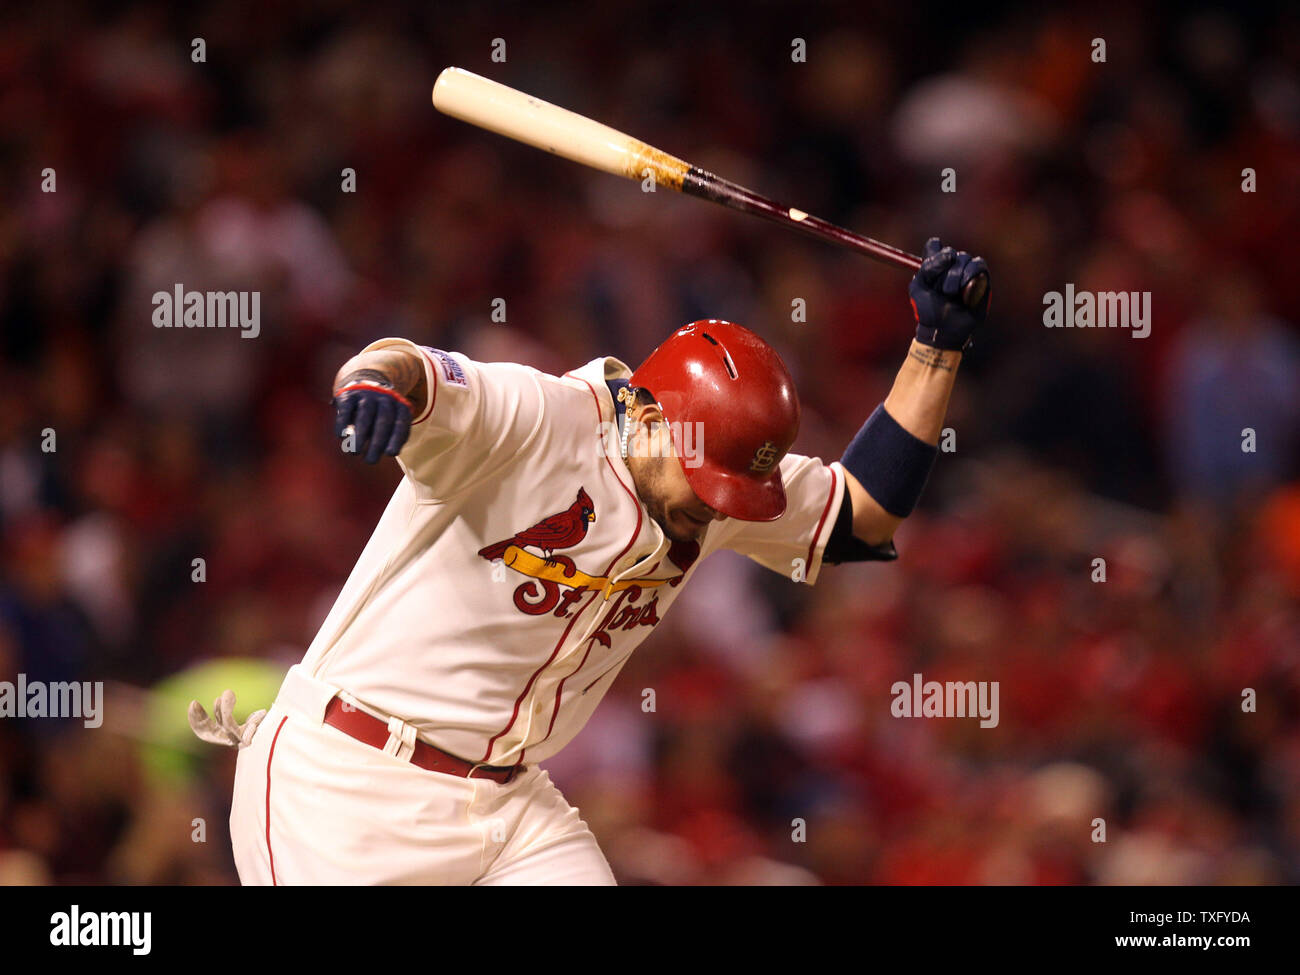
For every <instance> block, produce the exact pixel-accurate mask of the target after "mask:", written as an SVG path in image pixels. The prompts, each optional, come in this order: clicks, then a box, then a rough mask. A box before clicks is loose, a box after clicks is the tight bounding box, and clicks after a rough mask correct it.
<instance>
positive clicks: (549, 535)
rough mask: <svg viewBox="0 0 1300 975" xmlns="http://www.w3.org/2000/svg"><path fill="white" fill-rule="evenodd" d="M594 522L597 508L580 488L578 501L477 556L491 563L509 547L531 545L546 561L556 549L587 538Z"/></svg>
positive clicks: (567, 546)
mask: <svg viewBox="0 0 1300 975" xmlns="http://www.w3.org/2000/svg"><path fill="white" fill-rule="evenodd" d="M595 520H596V505H595V503H594V502H593V501H592V500H591V496H590V495H588V494H587V492H586V490H584V489H583V488H578V499H577V500H576V501H574V502H573V504H571V505H569V507H568V508H567V509H565V510H564V511H561V512H560V513H559V514H555V515H550V516H549V517H546V518H543V519H542V520H541V521H539V522H538V523H537V524H535V525H533V527H532V528H526V529H524V530H523V531H521V532H516V533H515V534H514V535H511V536H510V537H509V538H507V539H505V540H504V541H500V542H497V543H496V544H494V545H489V546H487V547H486V548H481V549H479V550H478V554H479V555H481V556H483V558H485V559H487V560H488V561H491V560H493V559H499V558H501V557H502V556H503V555H505V554H506V549H508V548H509V547H510V546H511V545H518V546H519V547H520V548H523V547H524V546H525V545H532V546H533V547H534V548H540V549H541V550H542V553H543V554H544V555H545V556H546V560H547V561H548V562H550V561H551V553H552V552H553V551H555V550H556V549H558V548H572V547H573V546H574V545H577V544H578V543H579V542H580V541H582V540H583V539H584V538H586V537H587V526H588V525H589V524H591V523H592V522H593V521H595Z"/></svg>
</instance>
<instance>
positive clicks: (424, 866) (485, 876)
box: [230, 666, 615, 886]
mask: <svg viewBox="0 0 1300 975" xmlns="http://www.w3.org/2000/svg"><path fill="white" fill-rule="evenodd" d="M336 691H337V688H333V687H330V686H329V685H327V684H324V683H322V682H320V681H317V680H315V679H313V678H311V677H308V676H307V675H305V674H303V673H302V672H301V671H300V669H299V668H298V667H296V666H295V667H293V668H291V669H290V671H289V674H288V676H286V678H285V681H284V685H283V686H282V687H281V688H280V693H279V695H278V696H277V697H276V701H275V704H274V705H273V706H272V707H271V709H270V711H269V712H268V713H267V715H266V718H265V719H264V720H263V721H262V724H261V726H260V727H259V728H258V729H257V734H256V735H255V736H254V738H253V741H252V743H251V744H250V745H249V746H248V747H246V748H244V749H241V751H240V753H239V759H238V764H237V766H236V771H235V790H234V797H233V800H232V803H231V810H230V835H231V840H232V844H233V846H234V854H235V866H236V868H237V869H238V871H239V879H240V881H241V882H242V883H244V884H315V885H344V884H349V885H350V884H440V885H441V884H449V885H469V884H484V885H494V884H517V885H545V884H559V885H572V886H580V885H605V884H613V883H614V882H615V881H614V875H613V874H612V873H611V872H610V869H609V864H608V863H607V862H606V860H605V857H604V855H603V854H602V853H601V852H600V847H599V846H598V845H597V844H596V838H595V837H594V836H593V835H592V833H591V830H589V829H588V828H587V824H586V823H584V822H583V821H582V819H581V818H580V816H579V815H578V810H577V809H575V808H573V806H571V805H569V803H568V801H567V800H566V799H565V798H564V796H563V795H561V794H560V790H559V789H557V788H556V787H555V785H554V784H553V783H552V782H551V779H550V776H549V775H547V774H546V772H545V771H544V770H542V769H540V768H538V767H537V766H532V767H530V768H529V769H528V770H527V771H525V772H524V773H522V774H521V775H519V776H517V777H516V778H515V779H514V780H513V781H511V782H509V783H507V784H505V785H502V784H500V783H497V782H493V781H492V780H491V779H482V778H474V779H462V778H460V777H458V776H455V775H448V774H446V773H443V772H430V771H428V770H426V769H422V768H420V767H419V766H417V765H412V764H410V763H409V762H407V761H404V760H402V759H400V758H398V757H397V756H396V755H389V754H386V753H385V752H383V751H381V750H380V749H378V748H373V747H371V746H370V745H367V744H365V743H363V742H360V741H357V740H356V739H354V738H351V737H349V736H348V735H345V734H344V733H343V732H341V731H339V730H338V729H337V728H334V727H332V726H331V725H327V724H325V723H324V716H325V705H326V704H327V703H328V702H329V700H330V699H331V698H332V697H333V696H334V694H335V693H336Z"/></svg>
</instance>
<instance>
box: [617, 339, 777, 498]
mask: <svg viewBox="0 0 1300 975" xmlns="http://www.w3.org/2000/svg"><path fill="white" fill-rule="evenodd" d="M628 381H629V382H630V383H631V385H633V386H635V387H639V388H642V389H648V390H649V391H650V392H651V393H652V394H653V395H654V398H655V399H656V400H657V401H658V403H659V406H660V408H661V409H662V410H663V414H664V419H665V420H667V421H668V423H669V424H670V427H669V429H670V430H671V431H672V436H673V446H674V447H676V449H677V457H678V459H679V460H680V461H681V462H682V470H683V471H685V472H686V480H687V481H688V482H689V483H690V485H691V489H692V490H693V491H694V492H695V494H696V495H697V496H698V497H699V498H700V500H701V501H703V502H704V503H705V504H707V505H708V506H709V507H710V508H713V509H714V510H715V511H718V512H720V513H722V514H724V515H726V516H727V517H729V518H739V519H740V520H741V521H774V520H775V519H777V518H780V517H781V515H782V513H783V512H784V511H785V486H784V485H783V484H782V483H781V468H780V464H781V458H782V457H784V456H785V454H786V451H788V450H789V449H790V445H791V444H793V443H794V438H795V436H796V434H798V432H799V395H798V393H796V392H795V388H794V380H793V379H791V378H790V373H789V370H787V369H786V367H785V363H784V362H782V361H781V357H780V356H778V355H777V354H776V350H774V349H773V348H772V347H771V346H770V345H768V344H767V343H766V342H764V341H763V340H762V339H760V338H759V337H758V336H757V335H755V334H754V333H753V332H751V331H750V330H749V329H747V328H743V327H741V326H740V325H735V324H733V323H731V322H723V321H719V320H717V319H713V318H710V319H707V320H704V321H699V322H691V324H689V325H686V326H683V327H682V328H679V329H678V330H677V331H676V332H674V333H673V334H672V335H670V336H669V337H668V339H667V341H665V342H664V343H663V344H662V345H661V346H659V348H657V349H655V350H654V352H652V353H650V357H649V358H648V359H646V361H645V362H643V363H641V365H640V367H639V368H638V369H637V370H636V371H635V372H634V373H632V376H631V378H630V379H629V380H628ZM688 424H690V425H691V429H692V430H693V431H694V430H698V431H701V435H700V438H699V439H697V440H696V441H695V447H696V451H697V455H696V456H695V457H694V458H690V459H689V461H690V462H688V458H687V453H686V449H685V446H684V445H683V442H682V436H683V430H685V429H686V427H687V425H688ZM695 424H699V425H698V426H696V425H695Z"/></svg>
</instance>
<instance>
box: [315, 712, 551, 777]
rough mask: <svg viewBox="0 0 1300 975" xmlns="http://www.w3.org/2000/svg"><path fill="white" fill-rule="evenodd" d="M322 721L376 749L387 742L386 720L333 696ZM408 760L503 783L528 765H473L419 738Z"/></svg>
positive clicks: (435, 770)
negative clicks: (372, 715)
mask: <svg viewBox="0 0 1300 975" xmlns="http://www.w3.org/2000/svg"><path fill="white" fill-rule="evenodd" d="M325 723H326V724H327V725H330V726H332V727H335V728H338V730H339V731H341V732H343V733H344V734H345V735H348V736H349V737H351V738H355V739H356V740H357V741H362V742H365V743H366V744H367V745H372V746H374V747H375V748H378V749H381V750H382V749H383V748H384V746H385V745H387V744H388V725H387V724H386V723H385V722H383V721H380V720H379V719H378V718H372V717H371V716H370V715H368V714H366V712H364V711H362V710H361V709H360V708H357V707H353V706H352V705H346V704H344V703H343V701H342V699H341V698H338V697H334V698H332V699H331V700H330V702H329V704H328V705H326V707H325ZM410 762H411V764H412V765H418V766H419V767H420V768H422V769H428V770H429V771H430V772H446V773H447V774H448V775H459V776H460V777H461V778H462V779H468V778H476V779H491V780H492V781H493V782H500V783H501V784H502V785H505V784H506V783H507V782H509V781H510V780H511V779H513V778H514V777H515V776H516V775H518V774H519V773H521V772H523V771H524V769H526V768H527V767H528V766H527V765H476V764H475V763H473V762H467V761H465V759H463V758H457V757H456V756H455V755H452V754H450V753H448V752H444V751H443V750H442V749H441V748H435V747H434V746H433V745H430V744H429V743H428V742H424V741H420V740H418V739H417V740H416V742H415V751H414V752H412V753H411V758H410Z"/></svg>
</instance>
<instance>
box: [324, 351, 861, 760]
mask: <svg viewBox="0 0 1300 975" xmlns="http://www.w3.org/2000/svg"><path fill="white" fill-rule="evenodd" d="M385 348H403V349H407V350H409V351H412V352H414V353H416V354H417V355H419V356H420V357H421V359H422V360H423V362H424V371H425V379H426V381H427V384H428V402H427V405H426V406H425V408H424V410H423V412H422V413H421V414H420V415H419V416H416V417H414V418H413V422H412V425H411V434H410V438H409V439H408V440H407V442H406V444H405V446H404V447H403V449H402V451H401V453H400V455H399V456H398V462H399V464H400V465H401V468H402V471H403V474H404V477H403V478H402V481H401V483H400V484H399V485H398V487H397V490H396V491H395V492H394V493H393V497H392V499H391V500H390V501H389V504H388V507H387V509H386V510H385V512H384V514H383V517H382V518H381V519H380V521H379V524H378V526H377V527H376V529H375V532H374V534H373V535H372V536H371V538H370V541H369V543H368V544H367V545H366V547H365V550H364V551H363V552H362V553H361V557H360V559H359V560H358V561H357V564H356V567H355V568H354V569H353V571H352V574H351V575H350V576H349V578H348V580H347V583H346V584H345V585H344V587H343V591H342V592H341V593H340V594H339V597H338V600H337V602H335V604H334V607H333V609H332V610H331V611H330V613H329V616H328V617H327V618H326V620H325V622H324V624H323V625H322V626H321V629H320V632H319V633H318V634H317V635H316V638H315V640H313V641H312V644H311V647H310V648H309V649H308V651H307V654H306V656H305V658H304V659H303V662H302V664H301V665H300V667H301V668H303V669H304V670H305V671H306V672H307V673H308V674H309V675H311V676H312V677H314V678H317V679H319V680H321V681H325V682H327V683H329V684H332V685H334V686H336V687H339V688H342V689H343V690H344V691H346V692H348V693H349V694H350V695H352V696H353V697H354V698H355V699H356V701H357V702H358V703H359V704H361V705H364V706H366V707H367V708H370V709H375V710H376V711H378V712H379V713H382V714H386V715H393V716H397V717H399V718H402V719H404V720H406V721H408V722H410V723H411V724H413V725H414V726H415V727H416V728H417V729H418V732H419V734H420V737H422V738H424V739H426V740H427V741H429V742H431V743H432V744H434V745H436V746H437V747H439V748H442V749H443V750H445V751H448V752H451V753H452V754H454V755H458V756H460V757H461V758H464V759H467V760H470V761H478V762H482V763H485V764H488V765H511V764H515V763H517V762H528V763H533V762H537V761H540V760H542V759H545V758H547V757H548V756H550V755H553V754H555V752H557V751H559V749H560V748H562V747H563V746H564V745H565V744H566V743H567V742H568V741H569V740H570V739H572V738H573V736H574V735H576V734H577V733H578V731H579V730H581V728H582V726H583V724H584V723H585V722H586V720H587V718H588V717H589V716H590V715H591V713H592V711H593V710H594V709H595V707H596V705H597V704H598V703H599V702H600V699H601V697H602V696H603V695H604V693H605V691H606V690H608V688H609V687H610V685H611V684H612V683H613V681H614V679H615V677H616V676H617V674H618V672H619V670H620V669H621V667H622V665H623V663H624V662H625V661H626V660H627V658H628V656H629V655H630V654H631V653H632V651H633V650H634V649H635V648H636V646H637V645H638V644H639V643H640V642H641V641H642V640H644V639H645V638H646V636H648V635H649V633H650V631H651V629H652V628H653V627H654V626H655V624H656V623H658V622H659V621H660V620H661V619H663V617H664V614H665V613H667V611H668V608H669V606H671V605H672V602H673V600H674V599H675V598H676V596H677V594H678V593H679V592H680V591H681V587H682V585H684V584H685V583H686V581H687V580H688V579H689V577H690V574H691V571H692V569H693V568H694V566H695V565H696V564H698V562H699V561H700V560H701V559H703V558H705V557H707V556H708V555H709V554H710V553H711V552H713V551H715V550H717V549H720V548H729V549H733V550H735V551H737V552H740V553H742V554H744V555H747V556H749V557H750V558H752V559H754V560H755V561H757V562H759V563H761V564H762V565H764V566H766V567H767V568H769V569H772V570H773V571H776V572H780V573H782V574H784V575H787V576H790V575H792V574H794V573H795V572H796V568H797V567H798V565H799V564H798V563H797V562H796V560H803V565H802V573H803V576H804V580H803V581H805V582H807V583H808V584H813V583H815V582H816V580H817V575H818V572H819V570H820V568H821V559H822V551H823V549H824V548H825V545H826V542H827V540H828V539H829V537H830V534H831V530H832V528H833V526H834V524H835V520H836V515H837V513H838V511H839V506H840V503H841V501H842V499H843V496H844V470H843V468H842V467H841V466H840V465H839V463H838V462H834V463H831V464H829V465H827V464H823V463H822V462H821V461H820V460H818V459H816V458H809V457H803V456H799V455H796V454H788V455H787V456H786V457H785V458H784V459H783V460H782V462H781V474H782V477H783V479H784V483H785V491H786V496H787V502H788V503H787V508H786V511H785V513H784V514H783V515H782V516H781V517H780V518H779V519H777V520H776V521H771V522H746V521H739V520H736V519H731V518H729V519H726V520H723V521H715V522H712V523H711V524H710V525H709V526H708V529H707V532H706V534H705V535H704V537H703V538H702V540H701V541H700V543H699V544H698V546H697V545H696V544H694V543H691V544H687V545H682V544H674V543H671V542H670V540H669V539H667V538H666V536H665V535H664V533H663V531H662V530H661V529H660V528H659V526H658V525H657V524H656V523H655V522H654V521H653V520H651V518H650V516H649V514H648V512H647V511H646V508H645V506H644V505H642V503H641V501H640V500H639V498H638V497H637V494H636V489H635V486H634V484H633V480H632V475H631V472H630V471H629V469H628V466H627V463H626V461H624V460H623V459H622V457H621V455H620V451H619V444H618V438H617V437H616V436H608V435H607V433H608V431H609V430H611V429H614V428H615V425H616V422H617V421H616V406H615V402H614V398H613V396H612V395H611V393H610V391H609V387H608V386H607V385H606V381H607V380H612V379H620V378H621V379H626V378H627V377H628V376H630V375H631V370H630V369H629V368H628V367H627V366H626V365H625V364H624V363H623V362H620V361H619V360H618V359H615V358H613V357H603V358H598V359H593V360H592V361H591V362H588V363H587V364H586V365H584V366H582V367H581V368H579V369H575V370H573V371H571V372H567V373H565V374H564V375H563V376H552V375H548V374H546V373H543V372H540V371H539V370H536V369H533V368H530V367H527V366H522V365H518V364H515V363H502V362H494V363H481V362H475V361H473V360H471V359H469V358H468V357H467V356H465V355H462V354H460V353H456V352H452V353H448V352H443V351H440V350H438V349H430V348H426V347H423V346H417V345H415V344H413V343H411V342H408V341H406V340H405V339H383V340H381V341H378V342H375V343H373V344H371V345H370V346H368V347H367V351H370V350H375V349H385ZM706 434H707V430H706ZM706 444H707V441H706Z"/></svg>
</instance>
